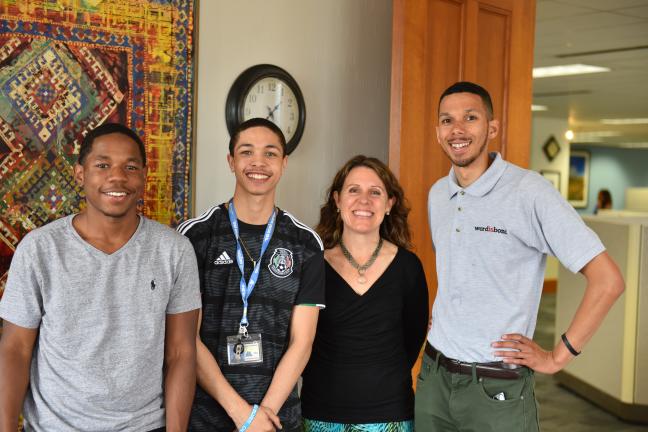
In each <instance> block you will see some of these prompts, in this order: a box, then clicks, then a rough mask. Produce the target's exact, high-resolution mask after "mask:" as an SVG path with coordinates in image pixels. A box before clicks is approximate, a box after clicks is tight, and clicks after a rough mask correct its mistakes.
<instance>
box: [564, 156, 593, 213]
mask: <svg viewBox="0 0 648 432" xmlns="http://www.w3.org/2000/svg"><path fill="white" fill-rule="evenodd" d="M589 166H590V153H589V152H588V151H585V150H572V151H571V153H570V154H569V185H568V188H567V200H568V201H569V203H570V204H571V205H573V206H574V207H575V208H585V207H587V194H588V192H589Z"/></svg>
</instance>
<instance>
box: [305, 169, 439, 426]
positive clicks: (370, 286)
mask: <svg viewBox="0 0 648 432" xmlns="http://www.w3.org/2000/svg"><path fill="white" fill-rule="evenodd" d="M408 213H409V209H408V208H407V205H406V203H405V199H404V195H403V190H402V188H401V187H400V185H399V184H398V181H397V180H396V178H395V177H394V175H393V174H392V173H391V172H390V171H389V168H387V166H385V164H383V163H382V162H380V161H379V160H378V159H375V158H368V157H365V156H356V157H354V158H353V159H351V160H350V161H349V162H347V163H346V164H345V165H344V167H342V169H341V170H340V171H339V172H338V173H337V174H336V176H335V178H334V180H333V184H332V185H331V187H330V189H329V191H328V200H327V202H326V204H325V205H324V206H323V207H322V209H321V213H320V222H319V225H318V227H317V231H318V232H319V234H320V235H321V237H322V240H323V241H324V246H325V247H326V250H325V252H324V258H325V259H326V262H327V264H326V305H327V307H326V309H325V310H323V311H322V312H320V317H319V322H318V325H317V334H316V337H315V343H314V344H313V353H312V355H311V358H310V362H309V363H308V366H307V367H306V370H305V371H304V374H303V388H302V395H301V399H302V414H303V417H304V428H305V431H306V432H309V431H318V432H319V431H336V432H337V431H340V432H342V431H346V430H350V429H352V428H355V427H357V426H359V425H362V427H361V430H363V431H377V432H378V431H380V432H382V431H389V432H391V431H404V432H406V431H412V430H413V426H414V424H413V418H414V393H413V391H412V378H411V369H412V366H413V365H414V362H415V361H416V358H417V357H418V354H419V351H420V349H421V345H422V344H423V341H424V339H425V334H426V331H427V322H428V292H427V284H426V282H425V275H424V273H423V267H422V265H421V262H420V261H419V259H418V258H417V257H416V255H414V254H413V253H412V252H410V251H409V250H408V248H409V247H410V233H409V228H408V226H407V214H408Z"/></svg>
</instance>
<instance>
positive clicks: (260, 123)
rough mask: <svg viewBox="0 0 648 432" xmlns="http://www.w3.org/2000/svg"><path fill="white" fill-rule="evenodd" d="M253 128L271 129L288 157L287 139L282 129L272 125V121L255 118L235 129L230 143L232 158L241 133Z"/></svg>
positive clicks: (284, 154)
mask: <svg viewBox="0 0 648 432" xmlns="http://www.w3.org/2000/svg"><path fill="white" fill-rule="evenodd" d="M253 127H264V128H266V129H270V131H272V132H273V133H274V134H275V135H277V138H279V142H280V143H281V150H282V151H283V156H286V137H285V136H284V134H283V132H282V131H281V129H279V126H277V125H276V124H274V123H272V122H271V121H270V120H267V119H264V118H263V117H254V118H251V119H249V120H246V121H244V122H243V123H241V124H239V125H238V126H237V127H236V129H234V132H233V133H232V136H231V137H230V141H229V152H230V155H231V156H234V147H235V146H236V143H237V141H238V139H239V136H240V135H241V132H243V131H244V130H247V129H250V128H253Z"/></svg>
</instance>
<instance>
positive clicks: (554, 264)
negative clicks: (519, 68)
mask: <svg viewBox="0 0 648 432" xmlns="http://www.w3.org/2000/svg"><path fill="white" fill-rule="evenodd" d="M567 129H569V124H568V122H567V119H566V118H547V117H538V116H536V115H534V116H533V120H532V122H531V164H530V169H531V170H533V171H541V170H552V171H558V172H560V193H561V194H562V196H563V197H565V199H566V198H567V184H568V182H569V178H568V176H569V147H570V146H569V141H567V139H565V132H566V131H567ZM551 135H553V136H554V137H555V138H556V141H558V143H559V144H560V152H559V153H558V154H557V155H556V157H555V158H554V159H553V160H552V161H549V159H548V158H547V156H546V155H545V154H544V151H543V150H542V147H543V146H544V144H545V142H546V141H547V140H548V139H549V137H550V136H551ZM558 268H559V262H558V260H557V259H556V258H554V257H552V256H548V257H547V269H546V270H545V279H558Z"/></svg>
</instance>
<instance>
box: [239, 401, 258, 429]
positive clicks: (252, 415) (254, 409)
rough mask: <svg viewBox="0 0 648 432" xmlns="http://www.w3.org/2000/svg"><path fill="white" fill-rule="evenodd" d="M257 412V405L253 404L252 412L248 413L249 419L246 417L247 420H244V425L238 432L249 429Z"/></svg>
mask: <svg viewBox="0 0 648 432" xmlns="http://www.w3.org/2000/svg"><path fill="white" fill-rule="evenodd" d="M258 410H259V405H257V404H254V405H253V406H252V412H251V413H250V417H248V419H247V420H245V423H243V426H241V429H239V432H245V431H246V429H247V428H249V427H250V425H251V424H252V421H253V420H254V417H256V413H257V411H258Z"/></svg>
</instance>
